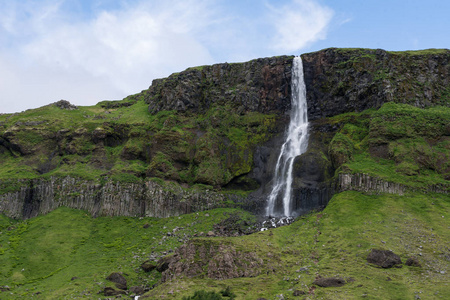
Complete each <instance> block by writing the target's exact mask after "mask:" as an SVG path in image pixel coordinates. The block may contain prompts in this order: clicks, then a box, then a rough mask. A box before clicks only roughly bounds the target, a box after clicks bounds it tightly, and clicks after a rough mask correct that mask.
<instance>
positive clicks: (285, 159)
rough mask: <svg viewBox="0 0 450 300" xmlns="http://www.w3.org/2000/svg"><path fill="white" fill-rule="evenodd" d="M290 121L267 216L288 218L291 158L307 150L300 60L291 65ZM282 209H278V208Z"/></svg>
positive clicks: (303, 90)
mask: <svg viewBox="0 0 450 300" xmlns="http://www.w3.org/2000/svg"><path fill="white" fill-rule="evenodd" d="M291 98H292V100H291V102H292V103H291V114H290V117H291V120H290V123H289V128H288V131H287V132H286V140H285V142H284V144H283V145H282V146H281V152H280V155H279V156H278V160H277V164H276V168H275V176H274V179H273V187H272V191H271V193H270V195H269V199H268V204H267V208H266V215H267V216H286V217H289V216H292V213H293V212H292V204H291V198H292V197H291V190H292V167H293V163H294V158H295V157H296V156H299V155H301V154H302V153H304V152H305V151H306V149H307V147H308V114H307V104H306V86H305V81H304V79H303V64H302V59H301V57H300V56H298V57H295V58H294V61H293V64H292V82H291ZM281 205H282V207H281Z"/></svg>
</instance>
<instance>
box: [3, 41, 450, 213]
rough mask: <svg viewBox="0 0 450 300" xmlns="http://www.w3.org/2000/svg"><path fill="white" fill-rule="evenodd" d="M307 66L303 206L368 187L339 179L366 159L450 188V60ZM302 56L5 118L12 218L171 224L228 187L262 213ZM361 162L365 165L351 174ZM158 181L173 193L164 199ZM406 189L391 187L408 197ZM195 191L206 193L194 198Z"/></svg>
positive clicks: (319, 59)
mask: <svg viewBox="0 0 450 300" xmlns="http://www.w3.org/2000/svg"><path fill="white" fill-rule="evenodd" d="M302 59H303V64H304V72H305V82H306V87H307V100H308V115H309V119H310V121H311V122H310V141H309V149H308V151H307V152H306V153H305V154H303V155H301V156H299V157H297V158H296V159H295V163H294V174H295V178H294V183H293V188H294V192H293V196H294V202H293V205H294V210H296V211H297V212H299V213H303V212H307V211H309V210H311V209H314V208H318V207H323V206H324V205H326V204H327V203H328V201H329V199H330V198H331V196H332V195H333V193H335V192H336V191H340V190H343V189H357V190H365V189H366V187H364V182H365V181H360V180H356V179H355V180H354V179H351V180H350V181H348V180H347V181H345V180H344V181H343V179H342V178H341V180H338V179H339V178H338V176H337V174H338V173H342V172H344V173H346V174H350V173H357V174H364V173H365V172H366V171H367V170H369V171H370V170H374V169H373V168H372V169H371V168H370V166H369V164H368V162H370V163H385V164H386V165H389V164H390V165H389V166H388V167H387V169H389V168H390V169H389V173H392V174H397V175H399V176H402V177H401V178H400V177H399V178H400V179H399V180H400V181H402V180H403V182H408V181H414V180H416V179H417V178H415V177H414V179H413V180H412V178H413V177H411V176H419V177H420V176H428V175H427V174H429V173H430V172H434V173H433V174H436V176H437V177H436V178H438V181H439V184H440V186H442V187H443V188H439V189H438V190H442V191H447V190H448V188H447V183H446V180H447V181H448V178H450V163H449V154H448V151H449V149H448V140H449V136H450V130H449V128H450V127H449V126H448V117H447V110H446V109H447V108H448V107H450V89H449V88H448V86H449V84H450V82H449V77H450V76H449V73H450V51H449V50H424V51H415V52H386V51H383V50H368V49H326V50H322V51H319V52H314V53H308V54H304V55H302ZM292 60H293V57H292V56H280V57H272V58H262V59H256V60H252V61H250V62H246V63H238V64H227V63H225V64H217V65H213V66H202V67H195V68H190V69H187V70H185V71H183V72H181V73H177V74H173V75H171V76H169V77H168V78H164V79H157V80H155V81H154V82H153V84H152V86H150V88H149V89H148V90H145V91H143V92H142V93H139V94H136V95H132V96H129V97H127V98H125V99H124V100H122V101H112V102H107V101H106V102H101V103H99V104H98V105H96V106H93V107H76V106H74V105H71V104H70V103H68V102H67V101H59V102H57V103H55V104H53V105H49V106H46V107H43V108H39V109H36V110H30V111H26V112H24V113H21V114H12V115H0V129H2V131H1V132H0V159H1V161H2V168H1V170H0V171H1V172H0V180H4V181H3V183H4V184H0V188H1V189H2V190H1V191H0V197H1V198H0V199H1V202H0V203H1V207H2V211H3V212H5V213H6V214H8V215H9V216H14V217H17V218H19V217H25V218H27V217H31V216H35V215H37V214H39V213H46V212H48V211H50V210H51V209H54V208H55V207H58V206H60V205H66V206H70V207H77V208H83V209H87V210H88V211H89V212H91V213H92V214H93V215H98V214H100V215H120V214H123V215H136V216H137V215H139V216H143V215H149V216H160V217H162V216H170V215H177V214H181V213H186V212H191V211H195V210H201V209H203V208H211V207H217V205H219V206H220V205H221V204H220V203H223V201H225V200H224V199H226V198H227V197H225V196H224V195H221V194H219V193H216V192H220V191H223V190H228V191H229V192H231V193H237V194H243V193H242V192H244V193H247V194H248V192H250V191H252V192H251V193H250V194H249V196H248V197H244V198H245V199H244V198H242V197H240V198H239V197H238V198H239V199H240V200H239V201H240V203H241V204H242V205H243V206H244V207H245V208H247V209H249V210H252V211H254V212H258V213H262V212H263V211H264V207H265V205H266V203H265V201H266V197H267V194H268V193H269V192H270V189H271V181H272V176H273V172H274V167H275V164H276V160H277V157H278V153H279V150H280V145H281V144H282V142H283V135H284V130H285V128H286V126H287V124H288V121H289V120H288V118H289V117H288V114H287V112H288V111H289V109H290V93H291V91H290V83H291V65H292ZM386 103H405V104H410V105H413V106H415V107H418V108H427V107H433V106H437V105H441V106H442V107H444V108H442V109H436V110H433V111H432V110H420V111H417V110H414V109H412V108H411V107H410V106H395V105H394V106H386ZM383 104H384V105H385V106H383ZM380 107H383V108H384V109H382V110H379V111H378V112H377V113H374V110H372V111H369V112H367V113H361V114H358V113H359V112H361V111H364V110H366V109H368V108H373V109H378V108H380ZM352 114H353V115H352ZM411 116H413V117H411ZM413 119H414V120H413ZM402 124H403V125H402ZM405 124H408V125H407V126H409V127H410V128H409V129H408V128H406V127H405V126H406V125H405ZM366 154H367V156H364V155H366ZM358 159H359V160H361V161H363V162H364V163H363V164H355V165H353V166H352V165H351V162H354V161H358ZM382 160H384V161H382ZM364 164H366V165H364ZM361 165H362V166H363V167H362V168H361ZM364 168H366V169H364ZM68 175H70V177H68ZM44 176H45V178H46V179H44V178H43V177H44ZM370 176H371V178H372V179H371V180H370V181H369V182H375V181H376V180H378V179H376V177H377V174H371V175H370ZM405 176H406V177H405ZM407 176H409V177H407ZM24 178H29V179H27V180H24ZM102 178H109V179H108V180H106V181H107V182H108V183H102V181H104V180H103V179H102ZM149 178H159V179H160V180H164V181H166V182H170V184H172V183H173V184H174V185H175V186H177V187H176V188H175V190H173V189H172V190H171V191H170V192H168V191H166V190H165V188H160V187H158V186H156V185H155V183H154V182H153V181H150V180H149ZM11 180H12V181H15V183H14V184H9V183H11ZM396 180H398V178H397V179H396ZM5 182H8V184H5ZM385 182H390V181H389V180H385ZM417 182H428V181H427V180H425V179H424V178H422V177H421V178H419V179H418V180H417ZM344 183H345V184H344ZM425 184H427V183H425ZM403 185H404V183H402V184H400V185H399V188H398V189H397V188H391V186H389V188H388V190H389V191H391V190H392V189H393V190H398V192H399V193H400V192H402V191H403V190H402V187H400V186H403ZM78 186H82V187H83V189H82V192H80V191H78V190H77V187H78ZM164 186H165V185H164ZM193 186H201V187H203V188H206V189H208V190H209V192H201V193H200V194H201V196H198V195H200V194H198V193H197V192H196V193H194V194H195V195H194V194H192V193H191V192H190V190H191V189H190V188H191V187H193ZM375 186H376V187H377V188H379V187H381V188H382V187H383V186H384V185H383V184H382V183H376V185H375ZM377 188H376V189H377ZM369 189H372V186H371V187H370V188H369ZM212 190H214V191H216V192H210V191H212ZM77 193H80V194H77ZM196 195H197V196H196ZM208 195H211V196H208ZM183 199H187V200H186V201H184V200H183Z"/></svg>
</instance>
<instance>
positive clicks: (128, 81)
mask: <svg viewBox="0 0 450 300" xmlns="http://www.w3.org/2000/svg"><path fill="white" fill-rule="evenodd" d="M11 3H12V4H11ZM67 3H68V2H67V1H64V0H59V1H52V0H44V1H39V2H38V3H36V1H31V0H24V1H21V2H19V3H17V2H10V1H5V0H0V13H1V14H2V15H4V16H7V17H5V18H1V20H0V42H1V44H0V68H1V69H0V76H2V78H6V79H2V82H1V83H0V112H13V111H19V110H24V109H26V108H32V107H38V106H42V105H45V104H48V103H51V102H54V101H57V100H59V99H67V100H69V101H71V102H72V103H74V104H77V105H92V104H94V103H96V102H97V101H100V100H104V99H121V98H123V97H125V96H126V95H129V94H132V93H136V92H139V91H140V90H142V89H145V88H147V87H148V86H149V85H150V83H151V80H152V79H154V78H158V77H162V76H168V75H169V74H170V73H172V72H178V71H181V70H183V69H185V68H187V67H190V66H196V65H204V64H211V63H215V62H224V61H229V62H231V61H235V60H247V59H251V58H255V57H257V56H270V55H274V54H279V52H277V51H289V52H290V51H298V50H299V49H301V48H302V47H304V46H305V45H307V44H308V43H311V42H313V41H315V40H317V39H319V38H323V37H324V35H325V32H326V26H327V24H328V22H329V20H330V18H331V15H332V12H331V11H330V10H329V9H327V8H324V7H321V6H319V5H318V4H316V3H315V2H313V1H311V0H305V1H300V0H296V1H293V2H291V4H289V5H286V6H283V7H281V8H276V9H275V8H274V7H271V6H264V5H262V4H260V2H259V1H256V2H255V4H254V5H259V6H260V9H259V10H258V11H259V15H258V16H256V17H255V16H253V17H252V18H248V17H247V13H249V11H245V10H241V11H240V12H239V13H237V14H236V10H234V11H233V10H232V9H231V8H235V7H231V6H233V5H235V4H234V3H231V4H230V2H228V1H213V0H183V1H175V0H165V1H133V2H127V1H123V2H121V3H122V6H120V7H119V8H116V9H113V10H97V11H95V12H94V13H93V14H92V15H91V16H89V17H83V18H81V17H80V16H79V15H77V14H74V13H73V12H71V11H70V10H68V9H67V7H66V6H65V5H66V4H67ZM256 3H257V4H256ZM98 7H101V6H98ZM230 7H231V8H230ZM261 7H262V8H261ZM253 8H254V6H248V7H246V9H247V10H251V9H253ZM269 16H273V17H269ZM270 32H275V33H276V34H275V44H274V43H273V40H272V35H271V34H270Z"/></svg>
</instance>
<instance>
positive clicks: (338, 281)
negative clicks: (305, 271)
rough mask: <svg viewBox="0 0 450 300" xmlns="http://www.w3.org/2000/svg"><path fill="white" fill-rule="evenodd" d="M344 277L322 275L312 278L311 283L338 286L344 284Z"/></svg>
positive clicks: (322, 285)
mask: <svg viewBox="0 0 450 300" xmlns="http://www.w3.org/2000/svg"><path fill="white" fill-rule="evenodd" d="M345 283H346V282H345V279H343V278H339V277H323V278H318V279H316V280H314V282H313V284H315V285H318V286H320V287H340V286H343V285H344V284H345Z"/></svg>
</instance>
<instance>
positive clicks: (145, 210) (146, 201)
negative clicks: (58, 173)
mask: <svg viewBox="0 0 450 300" xmlns="http://www.w3.org/2000/svg"><path fill="white" fill-rule="evenodd" d="M239 199H240V198H239V197H238V196H234V195H230V196H226V195H223V194H219V193H216V192H214V191H196V190H187V189H182V188H181V187H179V186H177V185H172V186H168V185H161V184H158V183H156V182H154V181H146V182H143V183H142V184H135V183H121V182H113V181H107V182H104V183H102V184H98V183H94V182H92V181H87V180H81V179H78V178H72V177H64V178H57V177H51V178H49V179H36V180H23V181H22V182H21V184H20V190H18V191H15V192H9V193H5V194H1V195H0V213H3V214H4V215H6V216H8V217H11V218H16V219H22V218H23V219H28V218H31V217H35V216H37V215H41V214H46V213H48V212H50V211H52V210H54V209H56V208H58V207H60V206H65V207H70V208H76V209H83V210H86V211H88V212H89V213H90V214H91V215H92V216H94V217H97V216H132V217H159V218H165V217H171V216H177V215H181V214H186V213H191V212H195V211H202V210H208V209H213V208H218V207H224V206H226V205H227V201H232V202H239V201H242V199H241V200H239Z"/></svg>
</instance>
